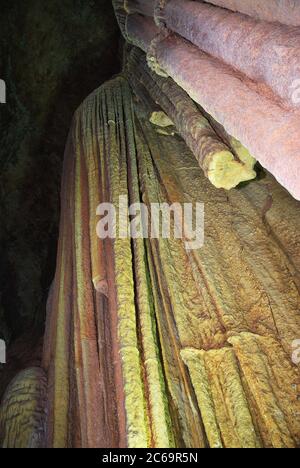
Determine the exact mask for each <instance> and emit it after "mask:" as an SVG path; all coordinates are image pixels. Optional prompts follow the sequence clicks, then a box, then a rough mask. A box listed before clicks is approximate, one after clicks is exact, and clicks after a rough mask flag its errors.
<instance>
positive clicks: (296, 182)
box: [156, 36, 300, 200]
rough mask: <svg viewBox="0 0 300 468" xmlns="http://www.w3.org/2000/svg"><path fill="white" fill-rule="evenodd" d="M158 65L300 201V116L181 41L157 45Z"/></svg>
mask: <svg viewBox="0 0 300 468" xmlns="http://www.w3.org/2000/svg"><path fill="white" fill-rule="evenodd" d="M156 58H157V60H158V63H159V65H160V66H161V67H162V68H163V69H164V70H165V71H166V72H167V73H168V74H169V76H171V77H172V78H173V79H174V80H175V81H176V82H177V84H179V86H181V87H182V88H183V89H184V90H186V91H187V93H188V94H189V95H190V96H191V97H192V99H194V100H195V101H196V102H198V103H199V104H200V105H201V106H202V107H203V108H204V109H205V110H206V111H207V112H208V113H209V114H211V115H212V116H213V117H214V118H215V119H216V120H217V121H218V122H220V123H221V124H222V125H223V126H224V127H225V129H226V131H227V132H228V133H229V134H231V135H233V136H234V137H235V138H237V139H238V140H240V141H241V142H242V143H243V144H244V145H245V146H246V147H247V148H248V149H249V150H250V152H251V153H252V154H253V156H255V157H256V158H257V159H258V160H259V161H260V163H261V164H262V165H263V166H264V167H265V168H266V169H268V170H269V171H270V172H271V173H272V174H273V175H274V176H275V177H276V178H277V180H278V181H279V182H280V183H281V184H282V185H283V186H284V187H286V188H287V189H288V190H289V191H290V193H291V194H292V195H293V196H294V197H295V198H296V199H298V200H300V115H299V113H296V112H288V111H286V110H285V109H283V108H281V107H280V106H278V105H277V104H275V103H273V102H272V101H270V100H269V99H266V98H265V97H263V96H262V95H260V94H257V93H255V92H254V91H253V90H252V89H250V88H249V87H248V86H247V83H246V82H244V81H243V77H242V76H240V75H238V74H237V73H235V72H234V70H232V69H231V68H229V67H228V66H227V65H225V64H223V63H222V62H220V61H218V60H216V59H214V58H212V57H210V56H208V55H206V54H205V53H203V52H201V51H199V49H198V48H197V47H195V46H193V45H192V44H190V43H188V42H186V41H184V40H183V39H181V38H180V37H178V36H169V37H168V38H166V39H164V40H163V41H161V42H160V43H159V44H158V45H157V53H156Z"/></svg>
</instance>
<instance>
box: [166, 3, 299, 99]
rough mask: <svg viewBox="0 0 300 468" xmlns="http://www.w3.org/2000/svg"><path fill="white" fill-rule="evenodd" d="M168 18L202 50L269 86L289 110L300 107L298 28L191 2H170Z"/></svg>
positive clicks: (172, 28)
mask: <svg viewBox="0 0 300 468" xmlns="http://www.w3.org/2000/svg"><path fill="white" fill-rule="evenodd" d="M262 3H266V2H262ZM299 3H300V2H299ZM164 19H165V22H166V25H167V27H168V28H169V29H171V30H172V31H174V32H176V33H177V34H180V35H181V36H183V37H184V38H185V39H187V40H189V41H191V42H192V43H193V44H195V45H196V46H198V47H199V48H200V49H201V50H203V51H205V52H207V53H208V54H210V55H213V56H214V57H217V58H219V59H220V60H223V61H225V62H226V63H228V64H229V65H231V66H232V67H233V68H237V69H238V70H240V71H241V72H243V73H245V74H246V75H247V76H248V77H250V78H251V79H253V80H255V81H258V82H262V83H264V84H266V85H268V86H269V87H270V88H271V89H272V90H273V91H274V92H275V93H276V94H277V95H278V96H279V97H280V98H282V99H283V100H284V101H285V102H286V103H287V105H288V106H290V107H298V108H299V107H300V98H299V93H298V90H297V88H298V89H299V91H300V28H297V29H296V28H290V27H287V26H283V25H281V24H274V23H267V22H261V21H256V20H254V19H253V18H250V17H248V16H245V15H241V14H239V13H232V12H231V11H229V10H224V9H222V8H217V7H215V6H211V5H207V4H203V3H199V2H192V1H189V0H171V1H169V2H167V4H166V7H165V10H164Z"/></svg>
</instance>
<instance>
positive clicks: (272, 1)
mask: <svg viewBox="0 0 300 468" xmlns="http://www.w3.org/2000/svg"><path fill="white" fill-rule="evenodd" d="M197 1H199V2H200V1H201V0H197ZM207 3H208V0H207ZM209 3H213V4H214V5H218V6H220V7H223V8H229V9H230V10H233V11H239V12H240V13H244V14H245V15H249V16H252V17H253V18H257V19H261V20H265V21H275V22H276V21H279V22H280V23H283V24H288V25H292V26H300V5H299V3H298V2H297V1H290V0H268V1H262V2H261V1H259V2H256V1H253V0H209Z"/></svg>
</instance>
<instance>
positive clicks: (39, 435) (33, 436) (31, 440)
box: [0, 367, 47, 448]
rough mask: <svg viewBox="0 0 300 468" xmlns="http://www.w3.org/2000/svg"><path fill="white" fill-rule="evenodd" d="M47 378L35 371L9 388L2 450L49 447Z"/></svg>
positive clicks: (1, 418)
mask: <svg viewBox="0 0 300 468" xmlns="http://www.w3.org/2000/svg"><path fill="white" fill-rule="evenodd" d="M46 417H47V377H46V374H45V372H44V371H43V369H41V368H38V367H33V368H29V369H26V370H24V371H22V372H20V373H19V374H18V375H17V376H16V377H15V378H14V379H13V380H12V382H11V383H10V384H9V386H8V388H7V389H6V392H5V394H4V397H3V400H2V404H1V408H0V446H1V448H44V447H45V446H46V435H45V432H46Z"/></svg>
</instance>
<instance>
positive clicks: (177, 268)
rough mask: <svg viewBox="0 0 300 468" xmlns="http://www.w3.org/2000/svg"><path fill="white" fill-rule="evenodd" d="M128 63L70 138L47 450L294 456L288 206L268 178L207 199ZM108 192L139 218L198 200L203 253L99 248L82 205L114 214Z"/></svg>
mask: <svg viewBox="0 0 300 468" xmlns="http://www.w3.org/2000/svg"><path fill="white" fill-rule="evenodd" d="M138 56H139V54H138ZM129 57H130V56H129ZM136 58H137V56H136V55H135V59H136ZM139 60H141V62H139V61H138V62H135V63H137V64H139V63H141V64H142V67H141V68H140V65H139V66H138V67H137V69H136V70H137V74H136V80H137V81H136V83H135V82H134V81H132V77H130V83H131V86H132V88H133V90H134V92H133V91H132V89H131V86H130V85H129V81H128V69H127V70H126V72H125V71H124V73H123V74H122V75H121V76H118V77H116V78H114V79H113V80H112V81H110V82H108V83H106V84H105V85H104V86H102V87H101V88H99V89H98V90H96V91H95V92H94V93H93V94H92V95H91V96H89V97H88V98H87V99H86V100H85V102H84V103H83V104H82V106H81V107H80V109H78V111H77V112H76V114H75V116H74V120H73V125H72V128H71V131H70V136H69V140H68V144H67V148H66V156H65V168H64V178H63V186H62V217H61V229H60V243H59V251H58V262H57V273H56V278H55V281H54V284H53V288H52V291H51V294H50V297H49V303H48V317H47V326H46V335H45V343H44V360H43V367H44V369H45V370H46V371H47V373H48V393H47V407H48V417H47V424H46V429H47V437H46V444H47V446H49V447H106V448H109V447H130V448H136V447H147V448H159V447H162V448H172V447H187V448H200V447H203V448H204V447H207V446H209V447H228V448H229V447H245V448H246V447H247V448H248V447H296V446H297V445H299V443H300V439H299V434H300V417H299V415H300V406H299V389H300V387H299V385H300V374H299V367H297V366H296V365H295V364H294V363H293V360H292V356H293V352H294V348H293V343H294V341H295V340H296V339H297V338H298V336H299V335H300V320H299V313H298V312H299V308H300V295H299V291H300V280H299V274H300V264H299V262H298V260H297V259H298V257H299V256H298V255H297V252H298V248H299V247H298V246H299V243H300V238H299V233H300V228H299V226H298V224H299V222H298V220H299V219H300V207H299V204H298V203H297V202H296V201H295V200H293V199H292V198H291V197H290V195H288V194H287V192H286V191H284V189H282V188H281V187H280V186H279V185H278V183H277V182H276V181H275V180H274V179H273V178H272V177H271V176H269V175H267V176H266V178H265V179H261V180H257V181H254V182H252V183H251V184H249V185H246V186H245V187H242V188H240V189H239V190H232V191H229V192H225V191H224V190H218V189H217V188H215V187H214V186H213V185H212V184H211V183H210V182H209V180H208V179H207V177H205V175H204V173H203V171H202V170H201V168H200V167H199V164H198V162H197V161H196V159H195V156H194V155H193V153H192V152H191V151H190V150H189V148H188V146H187V144H186V143H185V141H184V140H183V139H182V138H181V137H180V136H179V135H178V134H173V135H161V134H159V133H157V131H156V130H157V129H156V127H157V125H159V124H160V122H163V123H164V122H167V123H169V124H170V123H173V122H175V120H176V119H175V118H174V119H173V118H172V120H171V121H169V120H166V115H165V114H164V115H162V112H163V110H162V109H161V108H160V106H159V105H158V104H157V103H154V102H153V99H151V97H150V96H151V95H152V92H153V90H156V89H158V88H159V89H161V91H162V94H163V93H165V94H164V96H167V95H168V93H167V91H164V90H165V89H169V87H168V86H167V88H165V86H166V83H167V82H168V80H167V81H165V79H163V78H162V81H160V80H159V81H157V82H156V79H155V80H154V76H153V77H152V74H151V72H149V73H150V74H148V75H147V81H145V82H144V84H143V79H142V78H143V73H144V70H145V68H144V66H145V58H144V57H143V56H139ZM142 72H143V73H142ZM147 73H148V72H147ZM148 77H152V78H151V79H152V80H153V81H154V82H155V86H154V85H153V90H152V85H151V88H150V86H149V83H150V82H149V81H148ZM151 83H152V82H151ZM142 84H143V86H144V88H143V89H142V91H141V90H140V88H139V86H141V85H142ZM146 85H147V87H148V90H149V93H150V95H149V94H147V93H146ZM156 87H157V88H156ZM160 87H161V88H160ZM147 96H148V97H147ZM153 96H154V95H153ZM157 96H158V94H157ZM176 96H177V94H176V93H175V94H174V99H172V102H174V104H175V105H176V102H177V101H176ZM180 96H181V95H180ZM164 100H165V97H164ZM157 101H159V100H157ZM162 102H164V101H162ZM180 103H181V98H180V100H179V101H178V102H177V108H178V105H179V104H180ZM174 104H173V105H174ZM179 107H180V106H179ZM183 108H184V106H183ZM153 109H154V112H157V113H160V114H159V115H160V117H157V116H156V120H155V124H153V123H151V122H150V121H149V115H152V110H153ZM194 109H195V112H196V111H197V112H200V111H199V109H198V108H197V107H196V108H194ZM172 116H173V117H176V115H175V112H174V115H173V114H172ZM214 125H215V126H216V128H217V126H218V125H217V124H216V123H215V124H214ZM161 128H162V127H161ZM165 128H168V126H167V127H165ZM219 132H220V134H221V133H222V132H221V131H220V129H219ZM224 138H225V137H224ZM228 138H229V136H228ZM95 179H97V180H95ZM120 194H121V195H122V196H127V198H128V203H130V204H132V203H139V202H141V201H142V202H143V203H144V204H145V205H146V206H147V207H148V208H151V204H152V203H168V204H173V203H180V204H183V203H187V202H189V203H195V202H199V201H201V202H203V203H204V204H205V243H204V246H203V247H202V248H199V249H197V250H192V251H188V250H186V249H185V246H184V242H183V239H175V238H172V236H171V238H147V239H128V238H127V239H122V238H118V237H117V238H116V239H104V240H100V239H98V238H97V233H96V229H95V226H96V223H97V219H98V218H97V215H96V212H97V204H98V203H99V202H111V203H113V204H114V205H116V207H118V204H119V203H120V199H119V196H120ZM270 197H271V198H270ZM270 200H271V202H270ZM283 211H284V212H285V213H286V214H287V215H286V219H285V221H284V223H283V222H282V212H283ZM125 213H126V216H128V217H129V214H128V213H129V212H128V210H125ZM117 222H118V220H117ZM99 249H100V250H101V252H98V250H99ZM95 272H100V275H102V276H101V278H102V277H103V278H105V281H106V282H107V288H106V289H105V291H103V290H99V288H95V284H94V283H95V281H93V280H94V277H95ZM4 408H5V407H4Z"/></svg>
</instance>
